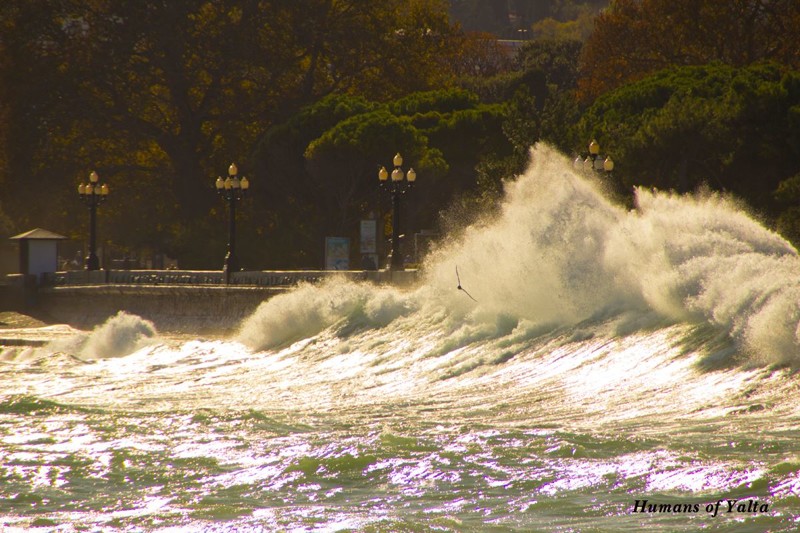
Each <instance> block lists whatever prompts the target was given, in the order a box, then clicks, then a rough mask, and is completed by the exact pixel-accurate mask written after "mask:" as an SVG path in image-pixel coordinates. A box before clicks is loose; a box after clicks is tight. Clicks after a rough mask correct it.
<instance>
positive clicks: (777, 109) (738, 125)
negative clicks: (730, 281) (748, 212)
mask: <svg viewBox="0 0 800 533" xmlns="http://www.w3.org/2000/svg"><path fill="white" fill-rule="evenodd" d="M581 131H582V132H583V135H582V137H583V138H597V139H600V140H601V144H604V146H605V149H607V150H608V151H609V152H610V153H611V154H613V157H614V160H615V162H616V169H617V172H615V174H614V177H615V180H616V184H617V187H618V189H619V190H621V191H630V188H631V186H633V185H646V186H653V187H657V188H659V189H667V190H675V191H678V192H690V191H693V190H695V189H696V188H697V187H698V186H700V185H701V184H705V185H707V186H709V187H711V188H712V189H716V190H721V191H727V192H731V193H734V194H735V195H737V196H738V197H740V198H744V199H747V201H748V202H749V203H750V204H751V205H753V206H754V207H756V208H757V209H758V210H759V211H761V212H762V213H764V214H766V215H770V216H777V215H779V214H780V213H781V211H782V210H783V209H784V208H785V206H783V205H782V204H780V203H778V202H776V193H777V191H778V189H779V188H780V187H781V183H782V182H784V181H785V180H789V179H791V178H793V177H794V176H797V175H798V174H800V142H798V141H800V73H797V72H795V73H790V74H785V73H784V72H783V69H782V68H780V67H778V66H776V65H755V66H751V67H748V68H735V67H731V66H728V65H721V64H716V65H707V66H702V67H681V68H673V69H668V70H665V71H662V72H660V73H658V74H655V75H653V76H650V77H648V78H645V79H643V80H641V81H639V82H636V83H632V84H628V85H626V86H624V87H621V88H619V89H617V90H616V91H612V92H610V93H608V94H606V95H605V96H603V97H602V98H600V99H598V101H597V102H596V103H595V104H594V105H593V106H592V107H591V108H590V109H589V110H588V111H587V113H586V114H585V115H584V117H583V119H582V124H581ZM782 189H783V190H784V192H785V193H786V194H785V196H788V198H787V199H794V200H800V195H794V196H795V198H792V194H791V193H790V191H789V190H787V185H784V186H783V188H782Z"/></svg>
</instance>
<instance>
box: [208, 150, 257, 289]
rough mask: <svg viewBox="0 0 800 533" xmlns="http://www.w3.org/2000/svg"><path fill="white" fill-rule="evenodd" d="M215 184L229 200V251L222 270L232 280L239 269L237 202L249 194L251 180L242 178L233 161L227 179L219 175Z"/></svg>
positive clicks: (221, 194)
mask: <svg viewBox="0 0 800 533" xmlns="http://www.w3.org/2000/svg"><path fill="white" fill-rule="evenodd" d="M215 185H216V188H217V193H218V194H219V195H220V196H222V198H224V199H225V200H226V201H227V202H228V213H229V217H228V253H227V254H226V255H225V265H224V267H223V269H222V270H223V272H225V279H226V280H227V281H230V276H231V273H232V272H236V271H238V270H239V260H238V258H237V257H236V202H237V201H239V200H241V199H242V198H244V196H245V194H247V189H249V188H250V182H249V181H248V180H247V178H245V177H244V176H242V177H241V178H240V177H239V169H238V168H237V167H236V163H231V166H229V167H228V177H226V178H225V179H222V176H220V177H218V178H217V181H216V183H215Z"/></svg>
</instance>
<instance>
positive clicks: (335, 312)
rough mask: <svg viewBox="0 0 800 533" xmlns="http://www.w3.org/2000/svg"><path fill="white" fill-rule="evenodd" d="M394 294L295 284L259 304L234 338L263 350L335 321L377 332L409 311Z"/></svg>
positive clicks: (342, 284) (335, 283)
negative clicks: (295, 287) (288, 289)
mask: <svg viewBox="0 0 800 533" xmlns="http://www.w3.org/2000/svg"><path fill="white" fill-rule="evenodd" d="M409 311H410V309H409V304H408V303H407V300H406V298H405V297H404V296H403V295H401V294H400V293H399V292H397V291H394V290H392V289H388V288H379V287H373V286H368V285H365V284H359V283H352V282H348V281H344V280H338V279H333V280H330V281H328V282H326V283H324V284H323V285H321V286H312V285H308V284H304V285H301V286H300V287H298V288H297V289H295V290H294V291H291V292H289V293H286V294H281V295H278V296H275V297H273V298H271V299H269V300H267V301H266V302H264V303H262V304H261V305H260V306H259V307H258V309H256V311H255V312H254V313H253V315H251V316H250V317H249V318H248V319H246V320H245V321H244V323H243V324H242V326H241V328H240V330H239V333H238V335H237V338H238V340H239V341H240V342H242V343H243V344H245V345H247V346H249V347H250V348H252V349H255V350H265V349H269V348H275V347H278V346H281V345H285V344H287V343H290V342H294V341H297V340H300V339H304V338H307V337H310V336H313V335H315V334H317V333H319V332H320V331H322V330H323V329H325V328H327V327H329V326H332V325H334V324H336V323H339V322H342V321H344V322H347V325H348V326H349V327H354V328H357V327H359V326H364V327H381V326H384V325H386V324H388V323H389V322H391V321H392V320H394V319H395V318H397V317H398V316H400V315H403V314H405V313H407V312H409Z"/></svg>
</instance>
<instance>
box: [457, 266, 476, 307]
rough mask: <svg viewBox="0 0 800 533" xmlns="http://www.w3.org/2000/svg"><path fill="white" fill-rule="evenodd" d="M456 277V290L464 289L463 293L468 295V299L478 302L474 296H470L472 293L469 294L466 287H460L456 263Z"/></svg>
mask: <svg viewBox="0 0 800 533" xmlns="http://www.w3.org/2000/svg"><path fill="white" fill-rule="evenodd" d="M456 279H457V280H458V287H457V288H458V290H460V291H464V294H466V295H467V296H469V297H470V299H471V300H472V301H473V302H475V303H478V300H476V299H475V298H473V297H472V295H471V294H470V293H468V292H467V289H465V288H464V287H462V286H461V276H459V275H458V265H456Z"/></svg>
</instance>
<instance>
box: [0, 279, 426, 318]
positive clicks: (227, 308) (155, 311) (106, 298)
mask: <svg viewBox="0 0 800 533" xmlns="http://www.w3.org/2000/svg"><path fill="white" fill-rule="evenodd" d="M334 275H337V276H339V277H341V278H342V279H350V280H351V281H358V282H365V283H375V284H390V285H394V286H399V287H409V286H412V285H414V283H415V282H416V280H417V273H416V272H415V271H398V272H389V271H371V272H361V271H350V272H346V273H339V274H336V273H334V272H318V271H291V272H287V271H284V272H240V273H236V277H235V279H232V280H231V281H232V282H233V283H230V284H223V283H220V282H221V280H222V277H221V275H220V273H219V272H212V273H204V272H191V271H170V272H156V271H140V272H131V271H96V272H91V273H87V272H74V273H56V277H55V278H52V277H51V278H50V279H49V280H45V281H49V283H44V284H42V283H40V282H39V280H37V279H36V278H35V277H31V276H22V275H15V276H9V280H10V283H9V286H7V287H5V290H4V291H0V296H2V300H3V301H2V302H0V310H13V311H20V312H23V313H27V314H30V315H33V316H35V317H37V318H40V319H42V320H44V321H46V322H51V323H63V324H69V325H71V326H74V327H77V328H80V329H91V328H93V327H95V326H97V325H99V324H102V323H103V322H105V321H106V320H108V318H109V317H111V316H114V315H115V314H117V313H118V312H119V311H125V312H128V313H131V314H135V315H139V316H141V317H142V318H145V319H147V320H150V321H152V322H153V323H154V324H155V325H156V327H157V328H158V329H159V330H160V331H162V332H170V331H176V332H191V333H206V334H212V333H229V332H232V331H235V330H236V329H237V328H238V326H239V324H241V322H242V320H244V319H245V318H247V317H248V316H250V315H251V314H252V313H253V312H254V311H255V310H256V309H257V308H258V306H259V305H260V304H261V303H262V302H264V301H266V300H268V299H269V298H271V297H273V296H275V295H276V294H280V293H283V292H286V291H288V290H291V288H292V286H294V285H295V284H297V283H300V282H304V283H318V282H321V281H323V280H324V279H326V278H328V277H331V276H334ZM73 278H74V279H73ZM53 281H55V283H53ZM181 282H184V283H181Z"/></svg>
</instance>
